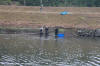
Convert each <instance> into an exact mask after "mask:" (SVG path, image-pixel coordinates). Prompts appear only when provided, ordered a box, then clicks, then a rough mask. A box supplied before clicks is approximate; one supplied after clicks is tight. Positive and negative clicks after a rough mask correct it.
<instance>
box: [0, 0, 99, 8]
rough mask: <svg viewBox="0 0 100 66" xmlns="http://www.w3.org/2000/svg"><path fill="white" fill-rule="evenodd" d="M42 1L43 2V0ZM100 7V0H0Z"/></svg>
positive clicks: (16, 2) (46, 4) (16, 3)
mask: <svg viewBox="0 0 100 66" xmlns="http://www.w3.org/2000/svg"><path fill="white" fill-rule="evenodd" d="M41 1H42V2H41ZM41 4H43V6H56V7H59V6H72V7H73V6H74V7H100V0H0V5H26V6H40V5H41Z"/></svg>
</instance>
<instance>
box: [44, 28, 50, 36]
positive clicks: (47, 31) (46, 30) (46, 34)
mask: <svg viewBox="0 0 100 66" xmlns="http://www.w3.org/2000/svg"><path fill="white" fill-rule="evenodd" d="M48 35H49V28H48V27H45V37H47V36H48Z"/></svg>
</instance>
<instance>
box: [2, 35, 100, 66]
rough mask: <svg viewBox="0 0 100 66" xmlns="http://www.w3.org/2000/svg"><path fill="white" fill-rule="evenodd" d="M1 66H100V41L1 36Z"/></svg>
mask: <svg viewBox="0 0 100 66" xmlns="http://www.w3.org/2000/svg"><path fill="white" fill-rule="evenodd" d="M0 66H100V39H99V38H79V37H76V38H74V37H66V38H57V39H55V37H54V36H50V37H48V38H45V37H41V38H40V37H39V36H38V35H27V34H26V35H25V34H1V35H0Z"/></svg>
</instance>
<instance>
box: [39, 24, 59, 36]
mask: <svg viewBox="0 0 100 66" xmlns="http://www.w3.org/2000/svg"><path fill="white" fill-rule="evenodd" d="M43 34H44V35H45V37H47V36H49V27H46V26H43V27H41V28H40V37H41V36H43ZM57 34H58V28H55V36H57Z"/></svg>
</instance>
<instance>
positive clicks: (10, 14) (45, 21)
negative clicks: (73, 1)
mask: <svg viewBox="0 0 100 66" xmlns="http://www.w3.org/2000/svg"><path fill="white" fill-rule="evenodd" d="M39 9H40V7H25V6H0V26H3V27H21V28H23V27H25V28H28V27H31V28H35V27H40V26H43V25H47V26H49V27H54V26H62V27H65V28H91V29H92V28H100V14H99V13H100V8H97V7H92V8H89V7H44V8H43V12H42V13H40V11H39ZM61 11H69V12H71V13H72V14H68V15H64V16H62V15H60V14H59V13H60V12H61ZM82 13H84V14H82ZM85 13H91V14H85Z"/></svg>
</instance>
